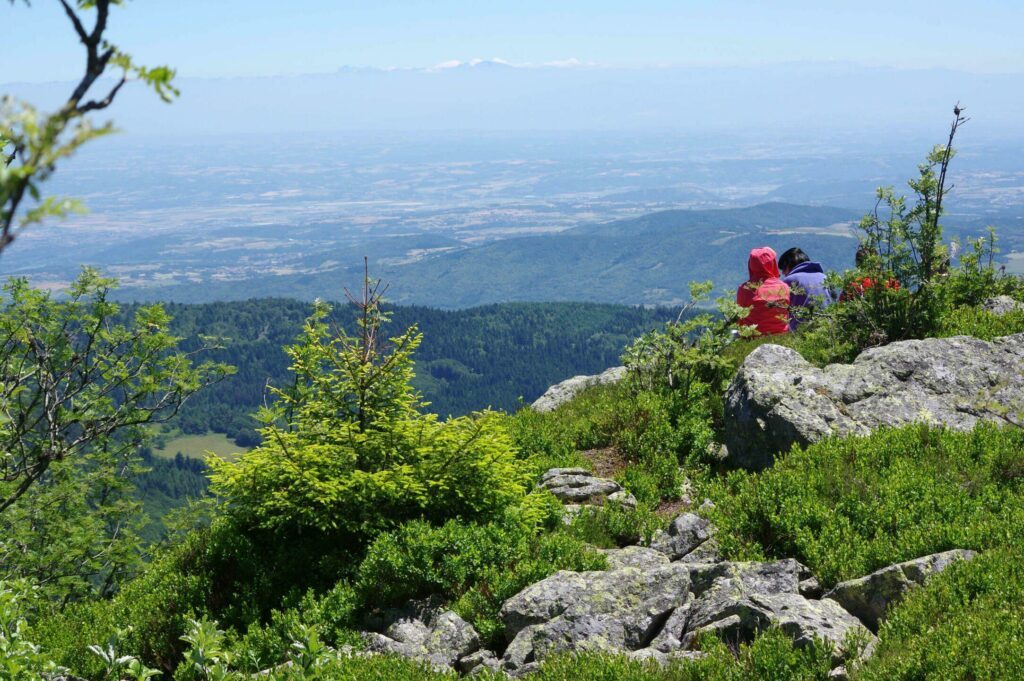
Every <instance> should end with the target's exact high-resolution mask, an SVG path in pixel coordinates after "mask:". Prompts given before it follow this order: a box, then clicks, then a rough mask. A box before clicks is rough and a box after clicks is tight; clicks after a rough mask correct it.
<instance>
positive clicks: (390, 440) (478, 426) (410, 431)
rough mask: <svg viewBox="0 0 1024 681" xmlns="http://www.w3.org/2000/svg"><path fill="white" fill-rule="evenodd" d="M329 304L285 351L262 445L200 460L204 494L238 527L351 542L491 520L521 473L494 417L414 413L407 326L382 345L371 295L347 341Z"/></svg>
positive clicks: (513, 494) (413, 336)
mask: <svg viewBox="0 0 1024 681" xmlns="http://www.w3.org/2000/svg"><path fill="white" fill-rule="evenodd" d="M328 310H329V308H328V307H327V306H326V305H323V304H318V305H317V307H316V309H315V311H314V313H313V315H312V316H311V317H310V318H309V319H308V320H307V321H306V324H305V327H304V330H303V332H302V334H301V335H300V338H299V340H298V342H297V343H296V344H295V345H294V346H292V347H290V348H287V350H286V351H287V353H288V355H289V357H290V358H291V360H292V370H293V372H294V373H295V382H294V384H293V386H292V387H291V388H290V389H288V390H280V391H276V394H277V396H278V398H279V399H278V402H277V403H276V405H275V406H274V407H273V408H268V409H265V410H264V411H263V413H262V421H263V423H264V426H263V428H262V429H261V435H262V438H263V442H264V444H263V445H261V446H260V447H257V448H256V449H254V450H252V451H250V452H248V453H247V454H245V455H244V456H242V457H241V458H240V459H239V460H238V461H237V462H228V461H224V460H220V459H217V458H213V459H211V460H210V467H211V471H212V472H211V476H210V477H211V480H212V483H213V485H212V487H213V491H214V492H215V493H216V494H217V495H219V496H220V497H222V498H223V499H224V500H225V502H226V509H227V510H228V512H229V513H230V514H231V515H232V516H233V517H234V518H235V519H236V520H237V521H238V522H239V524H240V525H241V526H249V527H255V528H261V529H266V530H272V531H277V532H281V533H283V534H282V538H284V537H287V536H295V535H297V534H302V533H303V531H307V532H308V531H310V530H312V531H320V532H334V531H340V532H342V533H345V534H347V535H349V536H350V538H351V541H352V542H353V543H354V544H356V545H357V546H358V545H362V544H364V543H365V542H367V541H369V540H370V539H372V538H373V537H374V536H375V535H376V534H378V533H380V532H383V531H387V530H389V529H393V528H394V527H397V526H398V525H400V524H401V523H402V522H404V521H406V520H412V519H414V518H420V517H422V518H426V519H428V520H430V521H432V522H437V523H441V522H444V521H445V520H447V519H450V518H456V517H458V518H462V519H466V520H476V519H487V518H496V517H500V516H501V515H502V514H503V513H504V511H505V509H506V507H508V506H509V505H510V504H513V503H515V502H517V501H519V500H520V499H521V498H522V496H523V494H524V493H525V491H526V484H527V482H528V477H529V473H528V470H527V469H526V467H525V466H524V465H523V464H522V462H521V461H519V460H518V459H517V457H516V455H515V452H514V450H513V446H512V441H511V439H510V437H509V435H508V433H507V432H506V430H505V427H504V421H503V420H502V419H501V418H500V417H499V416H498V415H496V414H492V413H484V414H479V415H475V416H472V417H462V418H456V419H450V420H448V421H439V420H438V419H437V417H436V416H434V415H423V414H420V413H419V412H418V411H417V407H418V406H420V400H419V396H418V395H417V394H416V393H415V391H414V390H413V388H412V386H411V383H410V381H411V380H412V377H413V373H412V353H413V352H414V350H415V349H416V347H417V346H418V344H419V342H420V335H419V334H418V333H417V332H416V330H415V328H412V329H408V330H407V331H406V332H405V333H404V334H402V335H401V336H399V337H397V338H395V339H393V340H392V342H391V345H390V347H389V348H388V349H387V350H383V349H380V348H378V347H377V341H376V338H377V335H378V332H379V329H380V325H381V324H382V323H383V321H385V320H386V316H385V315H384V314H383V313H382V312H381V311H380V310H379V307H378V301H376V300H374V299H372V297H371V298H370V299H369V302H366V303H365V309H364V312H365V314H364V316H363V317H361V318H360V324H361V327H360V329H361V334H360V335H359V336H357V337H350V336H348V335H346V334H345V332H344V331H337V332H334V333H333V334H332V332H330V331H329V329H328V327H327V323H326V316H327V314H328Z"/></svg>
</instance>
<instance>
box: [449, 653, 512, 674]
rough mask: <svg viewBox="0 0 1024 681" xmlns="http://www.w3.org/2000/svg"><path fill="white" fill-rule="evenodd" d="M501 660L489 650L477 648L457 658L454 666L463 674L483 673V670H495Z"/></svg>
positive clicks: (499, 665)
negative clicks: (456, 663) (473, 651)
mask: <svg viewBox="0 0 1024 681" xmlns="http://www.w3.org/2000/svg"><path fill="white" fill-rule="evenodd" d="M500 667H501V661H500V660H499V659H498V657H497V656H496V655H495V654H494V653H493V652H491V651H490V650H478V651H476V652H475V653H470V654H469V655H466V656H465V657H463V658H462V659H460V660H459V662H458V665H457V666H456V668H457V669H458V670H459V671H460V672H462V673H463V674H474V673H475V674H483V673H484V672H485V671H497V670H498V669H499V668H500Z"/></svg>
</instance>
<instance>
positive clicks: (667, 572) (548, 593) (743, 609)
mask: <svg viewBox="0 0 1024 681" xmlns="http://www.w3.org/2000/svg"><path fill="white" fill-rule="evenodd" d="M572 474H573V475H575V473H572ZM553 477H557V476H553ZM658 547H660V548H658ZM602 553H603V554H604V555H605V556H606V557H607V559H608V569H607V570H600V571H591V572H570V571H565V570H563V571H561V572H557V573H555V574H553V575H551V576H549V577H547V578H546V579H543V580H541V581H539V582H536V583H535V584H532V585H530V586H527V587H526V588H525V589H523V590H522V591H520V592H519V593H518V594H516V595H515V596H513V597H512V598H509V599H508V600H507V601H505V603H504V604H503V605H502V607H501V610H500V613H499V617H500V619H501V623H502V625H503V627H504V633H505V638H506V640H507V641H508V646H507V647H506V648H505V650H504V653H503V654H502V655H501V656H500V657H499V656H498V655H496V654H495V653H494V652H492V651H490V650H484V649H481V648H480V639H479V636H477V633H476V631H475V630H474V629H473V627H472V626H470V625H469V624H468V623H466V622H465V621H463V620H462V618H460V617H459V616H458V615H456V614H455V613H454V612H451V611H446V610H441V609H440V608H439V607H438V605H437V603H436V602H433V601H430V600H428V601H425V602H422V603H411V604H410V605H409V607H407V608H405V609H403V610H401V611H393V612H390V613H386V614H384V615H383V617H385V618H387V619H382V620H381V624H379V625H378V629H383V633H369V632H367V633H364V640H365V642H366V647H367V652H366V653H360V654H380V653H389V654H395V655H401V656H403V657H409V658H412V659H415V660H420V661H422V662H425V663H427V664H429V665H431V666H432V667H434V668H435V669H441V670H448V669H455V670H458V671H460V672H462V673H463V674H468V675H476V674H483V673H487V672H504V673H505V674H507V675H509V676H513V677H519V676H523V675H525V674H528V673H530V672H532V671H535V670H536V669H537V668H538V666H539V665H540V664H541V662H543V661H544V660H545V659H546V658H547V657H548V656H550V655H553V654H556V653H562V652H583V651H592V652H606V653H616V654H622V655H626V656H628V657H630V658H633V659H639V660H650V661H654V662H657V663H659V664H667V663H669V662H670V661H672V660H677V659H695V658H698V657H700V656H701V655H702V654H703V653H701V652H700V650H699V646H700V641H701V639H702V638H703V637H704V636H705V635H706V634H715V635H717V636H719V637H721V638H723V639H724V640H725V641H726V642H728V643H731V644H735V643H741V642H747V641H750V640H752V639H753V638H754V637H755V636H756V635H757V634H758V633H759V632H761V631H764V630H765V629H767V628H769V627H777V628H779V629H780V630H781V631H783V632H784V633H786V634H787V635H788V636H789V637H790V638H791V639H792V640H793V642H794V644H795V645H796V646H798V647H800V646H805V645H808V644H810V643H811V642H812V641H815V640H821V641H825V642H827V643H829V644H831V645H832V648H833V665H834V673H833V676H832V677H830V678H846V677H845V676H844V674H846V669H845V667H843V666H842V665H843V663H844V653H845V652H846V651H844V646H845V645H847V644H848V643H849V642H850V641H851V640H856V641H858V642H859V643H860V644H866V648H865V649H864V650H865V651H866V652H864V653H862V655H869V654H870V651H871V650H872V649H873V648H874V645H875V642H876V639H875V637H874V633H873V632H876V631H877V630H878V625H879V623H880V622H881V620H882V618H883V617H884V616H885V614H886V612H887V611H888V609H889V608H890V607H891V606H892V605H893V604H894V603H896V602H898V601H899V599H901V598H902V597H903V595H904V594H905V593H906V592H907V591H908V590H910V589H912V588H915V587H916V586H918V585H920V584H923V583H924V582H925V581H926V580H927V579H928V578H929V577H930V576H931V575H933V574H935V573H937V572H939V571H941V570H943V569H945V568H946V567H947V566H949V565H950V564H952V563H953V562H954V561H956V560H966V559H970V558H971V557H973V555H974V553H973V552H971V551H965V550H955V551H946V552H944V553H937V554H934V555H931V556H924V557H922V558H918V559H916V560H910V561H906V562H904V563H898V564H895V565H891V566H889V567H886V568H883V569H882V570H878V571H877V572H874V573H872V574H870V575H867V576H865V577H861V578H859V579H854V580H850V581H848V582H842V583H840V584H838V585H836V586H835V588H833V589H831V590H830V591H828V592H827V593H826V594H825V595H824V596H822V595H821V593H822V589H821V586H820V584H819V582H818V580H817V579H816V578H815V577H814V575H812V574H811V572H810V571H809V570H808V569H807V568H806V567H805V566H803V565H801V564H800V563H799V562H798V561H796V560H793V559H786V560H776V561H770V562H763V563H762V562H735V561H726V560H722V559H721V558H720V557H718V555H717V546H716V544H715V538H714V527H713V526H712V525H711V524H710V523H709V522H708V521H707V520H706V519H704V518H701V517H700V516H698V515H696V514H693V513H683V514H682V515H680V516H679V517H677V518H676V519H675V520H674V521H673V522H672V524H671V525H670V526H669V530H668V532H665V533H663V534H661V535H659V536H658V537H657V541H656V542H655V544H654V545H652V546H651V547H644V546H627V547H624V548H619V549H607V550H604V551H602ZM385 623H386V624H387V626H386V627H385V626H384V624H385ZM499 652H500V651H499Z"/></svg>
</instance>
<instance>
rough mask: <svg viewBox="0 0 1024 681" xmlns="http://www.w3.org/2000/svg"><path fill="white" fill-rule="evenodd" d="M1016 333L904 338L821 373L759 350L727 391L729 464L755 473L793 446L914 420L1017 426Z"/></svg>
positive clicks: (1022, 342) (1023, 351) (1023, 359)
mask: <svg viewBox="0 0 1024 681" xmlns="http://www.w3.org/2000/svg"><path fill="white" fill-rule="evenodd" d="M1022 366H1024V334H1016V335H1013V336H1006V337H1003V338H998V339H996V340H994V341H992V342H986V341H982V340H978V339H976V338H970V337H967V336H956V337H953V338H929V339H925V340H914V341H903V342H899V343H892V344H890V345H887V346H884V347H879V348H873V349H870V350H867V351H865V352H863V353H861V355H860V356H859V357H857V359H856V360H854V362H853V363H852V364H832V365H829V366H827V367H825V368H824V369H819V368H817V367H815V366H813V365H811V364H810V363H809V362H807V361H806V360H804V359H803V358H802V357H801V356H800V355H799V354H798V353H797V352H796V351H794V350H792V349H789V348H784V347H781V346H778V345H762V346H760V347H759V348H757V349H756V350H754V351H753V352H752V353H750V355H749V356H748V357H747V358H746V360H744V362H743V364H742V365H741V366H740V369H739V371H738V372H737V373H736V376H735V377H734V378H733V380H732V383H730V385H729V388H728V390H727V392H726V405H725V414H726V419H725V440H726V445H727V447H728V451H729V458H728V460H729V462H730V463H731V464H732V465H735V466H738V467H742V468H748V469H752V470H760V469H763V468H766V467H768V466H770V465H771V464H772V462H773V461H774V456H775V455H776V454H778V453H780V452H785V451H787V450H789V448H790V447H791V446H792V445H794V444H797V445H800V446H805V445H807V444H809V443H812V442H816V441H818V440H820V439H822V438H825V437H828V436H830V435H838V436H848V435H864V434H867V433H869V432H871V431H872V430H873V429H875V428H878V427H880V426H900V425H905V424H908V423H912V422H929V423H935V424H944V425H946V426H948V427H950V428H955V429H958V430H969V429H971V428H973V427H974V426H975V425H976V424H978V423H979V422H982V421H991V422H995V423H1000V424H1013V425H1016V426H1018V427H1024V371H1022Z"/></svg>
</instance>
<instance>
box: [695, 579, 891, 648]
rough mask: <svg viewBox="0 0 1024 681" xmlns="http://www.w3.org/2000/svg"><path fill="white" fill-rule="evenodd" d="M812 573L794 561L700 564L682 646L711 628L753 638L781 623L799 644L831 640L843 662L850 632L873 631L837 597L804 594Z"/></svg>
mask: <svg viewBox="0 0 1024 681" xmlns="http://www.w3.org/2000/svg"><path fill="white" fill-rule="evenodd" d="M807 575H808V571H807V569H806V568H805V567H804V566H802V565H800V563H798V562H796V561H795V560H792V559H789V560H781V561H775V562H773V563H719V564H717V565H711V566H702V567H698V568H696V569H695V572H694V574H693V586H694V592H695V595H696V598H695V600H694V601H693V603H692V604H691V605H690V607H689V613H688V617H687V623H686V633H685V634H684V635H682V636H681V637H679V638H680V641H681V644H682V647H683V648H689V647H692V646H693V645H695V644H696V642H697V641H698V640H699V638H700V636H701V635H702V634H703V633H704V632H708V631H715V632H717V633H718V634H719V635H721V636H723V637H724V638H725V639H726V640H733V641H749V640H750V639H752V638H753V637H754V635H755V634H756V633H757V632H759V631H762V630H764V629H766V628H768V627H771V626H777V627H779V628H780V629H782V631H784V632H785V633H787V634H788V635H789V636H790V637H791V638H792V639H793V641H794V643H795V644H796V645H797V646H803V645H807V644H808V643H810V642H811V641H813V640H814V639H816V638H817V639H822V640H825V641H828V642H830V643H832V644H833V645H834V646H835V649H836V655H835V658H834V659H835V662H836V663H837V664H838V663H839V662H840V661H841V647H842V645H843V643H844V641H845V640H846V638H847V636H848V635H850V634H851V633H858V634H861V635H863V636H865V637H867V638H870V637H871V634H870V632H868V630H867V629H866V628H865V627H864V625H863V624H861V622H860V621H859V620H858V619H857V618H856V617H854V616H853V615H851V614H850V613H849V612H847V611H846V610H845V609H844V608H843V607H842V606H841V605H840V604H839V603H837V602H836V601H834V600H830V599H827V598H825V599H821V600H814V599H809V598H805V597H804V596H802V595H800V582H801V581H802V580H804V579H807Z"/></svg>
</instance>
